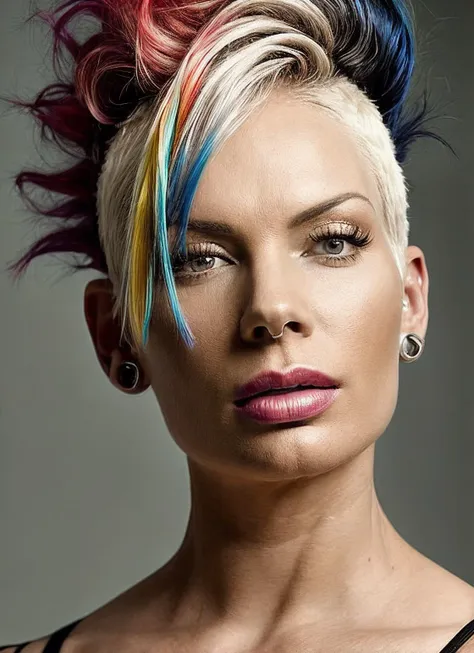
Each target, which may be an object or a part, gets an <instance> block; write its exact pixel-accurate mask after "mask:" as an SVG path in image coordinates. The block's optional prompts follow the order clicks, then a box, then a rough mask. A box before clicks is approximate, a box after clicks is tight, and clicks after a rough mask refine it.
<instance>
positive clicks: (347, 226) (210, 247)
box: [172, 222, 373, 279]
mask: <svg viewBox="0 0 474 653" xmlns="http://www.w3.org/2000/svg"><path fill="white" fill-rule="evenodd" d="M309 237H310V238H311V240H312V241H313V242H315V243H322V242H330V241H331V240H339V241H343V242H348V243H350V244H351V245H354V247H356V248H357V251H356V252H354V253H353V254H346V255H344V256H339V255H337V254H336V255H331V254H328V255H326V256H324V257H323V258H324V259H325V261H326V263H328V264H329V265H332V266H334V267H337V266H339V265H340V264H341V263H342V264H343V263H346V262H352V261H355V260H356V259H357V258H358V257H359V256H360V254H361V251H362V250H363V249H365V248H366V247H368V246H369V245H370V243H371V242H372V240H373V237H372V235H371V233H370V231H369V230H365V231H364V230H362V229H361V228H360V227H359V226H357V225H354V224H352V223H348V222H342V223H339V224H337V225H334V224H332V225H331V224H327V225H323V226H322V227H320V228H319V230H318V231H317V232H314V233H312V234H309ZM206 257H208V258H222V259H223V260H226V261H229V262H230V263H231V262H232V261H231V260H230V259H229V258H227V257H225V256H223V254H222V252H221V251H219V250H218V249H217V246H216V245H214V243H197V244H196V245H192V246H191V247H189V248H188V250H187V252H186V254H185V255H184V256H183V255H180V254H176V255H174V256H173V257H172V268H173V273H174V274H175V276H176V277H178V278H179V279H190V278H199V279H202V278H203V277H206V276H207V275H208V274H210V273H212V272H214V271H215V268H211V269H209V270H205V271H204V272H188V273H182V268H183V267H184V266H185V265H186V263H191V262H193V261H196V260H199V259H201V258H206ZM329 261H330V262H329Z"/></svg>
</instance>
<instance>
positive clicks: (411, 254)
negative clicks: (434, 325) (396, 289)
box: [401, 245, 429, 339]
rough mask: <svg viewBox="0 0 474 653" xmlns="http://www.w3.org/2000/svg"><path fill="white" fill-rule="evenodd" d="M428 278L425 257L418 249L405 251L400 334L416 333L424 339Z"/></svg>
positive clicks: (410, 247) (410, 248)
mask: <svg viewBox="0 0 474 653" xmlns="http://www.w3.org/2000/svg"><path fill="white" fill-rule="evenodd" d="M428 289H429V278H428V269H427V267H426V261H425V256H424V254H423V252H422V251H421V249H420V248H419V247H416V246H415V245H410V246H409V247H407V249H406V274H405V281H404V295H403V299H404V301H405V306H404V308H403V311H402V324H401V328H402V333H403V334H406V333H416V334H417V335H418V336H420V337H421V338H423V339H424V338H425V336H426V330H427V328H428Z"/></svg>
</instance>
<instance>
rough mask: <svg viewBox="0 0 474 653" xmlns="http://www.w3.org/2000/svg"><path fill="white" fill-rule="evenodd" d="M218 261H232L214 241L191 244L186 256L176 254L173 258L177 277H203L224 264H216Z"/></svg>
mask: <svg viewBox="0 0 474 653" xmlns="http://www.w3.org/2000/svg"><path fill="white" fill-rule="evenodd" d="M217 261H221V262H222V263H223V264H225V262H228V263H232V261H231V260H230V259H229V258H227V257H226V256H224V255H223V254H222V252H221V251H220V250H219V249H218V248H217V247H216V246H215V245H213V244H212V243H199V244H197V245H191V246H190V247H189V248H188V250H187V251H186V253H185V255H184V256H181V255H176V256H175V257H174V258H173V260H172V267H173V272H174V275H175V277H177V278H186V277H203V276H205V275H206V274H208V273H209V272H213V271H214V270H216V269H217V268H219V267H224V266H223V265H216V262H217Z"/></svg>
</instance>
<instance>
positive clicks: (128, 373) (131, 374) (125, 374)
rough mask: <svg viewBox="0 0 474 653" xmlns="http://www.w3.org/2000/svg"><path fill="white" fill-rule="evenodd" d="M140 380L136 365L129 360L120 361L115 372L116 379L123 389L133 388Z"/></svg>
mask: <svg viewBox="0 0 474 653" xmlns="http://www.w3.org/2000/svg"><path fill="white" fill-rule="evenodd" d="M139 380H140V370H139V368H138V365H136V364H135V363H132V362H131V361H125V362H124V363H121V364H120V366H119V368H118V372H117V381H118V383H119V385H121V386H122V388H124V390H135V388H136V387H137V386H138V382H139Z"/></svg>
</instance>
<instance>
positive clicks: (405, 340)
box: [400, 333, 425, 363]
mask: <svg viewBox="0 0 474 653" xmlns="http://www.w3.org/2000/svg"><path fill="white" fill-rule="evenodd" d="M424 346H425V341H424V340H423V338H420V336H418V335H417V334H416V333H407V334H402V335H401V336H400V358H401V359H402V361H404V362H405V363H413V362H414V361H416V360H418V359H419V358H420V356H421V354H422V353H423V349H424Z"/></svg>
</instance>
